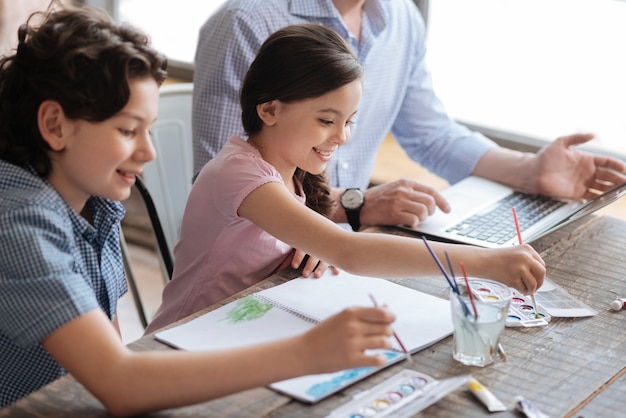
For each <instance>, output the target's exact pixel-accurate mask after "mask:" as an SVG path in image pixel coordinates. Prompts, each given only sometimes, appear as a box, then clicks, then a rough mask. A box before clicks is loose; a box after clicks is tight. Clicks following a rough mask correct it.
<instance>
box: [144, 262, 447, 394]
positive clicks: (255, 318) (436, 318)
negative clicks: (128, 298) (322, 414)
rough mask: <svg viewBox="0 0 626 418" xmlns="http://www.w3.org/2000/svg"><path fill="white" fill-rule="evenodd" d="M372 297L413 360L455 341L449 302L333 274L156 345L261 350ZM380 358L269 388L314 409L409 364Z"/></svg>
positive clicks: (256, 299) (206, 318) (282, 289)
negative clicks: (346, 390) (260, 346)
mask: <svg viewBox="0 0 626 418" xmlns="http://www.w3.org/2000/svg"><path fill="white" fill-rule="evenodd" d="M370 294H372V295H374V296H375V298H376V299H377V302H378V303H379V304H381V305H383V304H384V305H387V306H388V307H389V309H390V310H391V311H392V312H393V313H394V314H395V315H396V321H395V322H394V323H393V328H394V331H395V332H396V334H397V335H398V336H399V338H400V339H401V340H402V342H403V343H404V345H405V346H406V348H407V350H408V351H410V352H411V353H415V352H417V351H419V350H421V349H423V348H426V347H428V346H430V345H431V344H434V343H435V342H437V341H439V340H441V339H443V338H445V337H447V336H448V335H450V334H452V319H451V316H450V304H449V301H448V300H446V299H441V298H438V297H435V296H431V295H428V294H426V293H422V292H419V291H417V290H414V289H410V288H408V287H405V286H401V285H399V284H396V283H393V282H390V281H388V280H384V279H378V278H371V277H364V276H356V275H353V274H349V273H346V272H341V273H340V274H338V275H333V274H332V273H330V272H327V273H326V274H325V275H323V276H322V277H321V278H319V279H311V278H297V279H293V280H290V281H288V282H286V283H283V284H281V285H278V286H275V287H272V288H269V289H265V290H262V291H259V292H257V293H253V294H252V295H249V296H246V297H244V298H242V299H238V300H236V301H233V302H230V303H228V304H227V305H224V306H222V307H220V308H218V309H215V310H213V311H211V312H208V313H206V314H204V315H202V316H200V317H198V318H196V319H193V320H191V321H189V322H187V323H185V324H182V325H179V326H177V327H174V328H170V329H168V330H165V331H162V332H158V333H157V334H156V335H155V337H156V338H157V339H158V340H159V341H162V342H164V343H166V344H168V345H171V346H173V347H176V348H180V349H184V350H188V351H200V350H225V349H230V348H235V347H243V346H247V345H254V344H260V343H264V342H268V341H273V340H277V339H281V338H286V337H291V336H294V335H297V334H301V333H303V332H305V331H307V330H309V329H310V328H311V327H313V326H314V325H315V324H317V323H319V322H321V321H323V320H325V319H326V318H328V317H330V316H332V315H334V314H335V313H338V312H340V311H341V310H343V309H344V308H347V307H350V306H372V301H371V299H370V296H369V295H370ZM394 342H395V341H394ZM379 352H382V353H383V354H384V355H385V357H386V358H387V360H388V361H387V363H386V364H385V365H383V366H382V367H378V368H375V367H364V368H358V369H350V370H344V371H339V372H335V373H324V374H317V375H310V376H302V377H298V378H294V379H288V380H284V381H281V382H276V383H273V384H271V385H270V387H271V388H272V389H274V390H276V391H278V392H281V393H283V394H286V395H288V396H290V397H292V398H294V399H297V400H300V401H302V402H307V403H315V402H318V401H320V400H322V399H324V398H326V397H327V396H329V395H332V394H333V393H335V392H337V391H339V390H341V389H343V388H345V387H347V386H348V385H350V384H352V383H355V382H357V381H359V380H361V379H363V378H365V377H367V376H369V375H371V374H373V373H375V372H377V371H378V370H380V369H382V368H385V367H387V366H389V365H391V364H394V363H396V362H399V361H402V360H403V359H405V356H404V354H403V352H402V350H401V348H400V347H397V346H396V347H393V349H392V350H381V351H379ZM373 353H374V352H372V354H373Z"/></svg>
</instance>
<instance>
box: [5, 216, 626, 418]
mask: <svg viewBox="0 0 626 418" xmlns="http://www.w3.org/2000/svg"><path fill="white" fill-rule="evenodd" d="M376 230H379V231H380V232H387V233H397V234H401V232H400V231H399V230H396V229H394V228H376ZM533 246H534V247H535V248H536V249H537V250H538V251H539V252H540V253H541V255H542V256H543V258H544V259H545V261H546V264H547V268H548V277H549V278H550V279H551V280H553V281H554V282H555V283H557V284H558V285H560V286H561V287H563V288H564V289H565V290H567V291H568V292H569V293H570V294H571V295H572V296H574V297H575V298H577V299H579V300H581V301H583V302H584V303H586V304H588V305H589V306H591V307H592V308H594V309H595V310H597V311H598V312H599V313H598V315H596V316H594V317H588V318H553V319H552V321H551V322H550V323H549V324H548V325H547V326H543V327H534V328H506V329H505V331H504V333H503V336H502V338H501V342H502V344H503V346H504V348H505V350H506V352H507V354H508V361H507V362H503V361H502V360H497V361H496V363H495V364H492V365H490V366H487V367H485V368H477V367H468V366H464V365H462V364H460V363H458V362H457V361H455V360H454V359H453V358H452V354H451V353H452V338H451V337H448V338H446V339H444V340H442V341H440V342H439V343H437V344H435V345H433V346H430V347H428V348H426V349H424V350H422V351H420V352H418V353H416V354H414V355H413V359H414V360H415V362H416V366H414V367H412V368H414V369H416V370H419V371H420V372H423V373H426V374H428V375H431V376H433V377H435V378H437V379H443V378H447V377H452V376H457V375H463V374H468V373H470V374H472V375H473V376H474V377H475V378H477V379H478V380H479V381H480V382H481V383H482V384H483V385H485V386H486V387H487V388H489V389H490V390H491V391H492V392H493V393H494V394H495V395H496V396H497V397H498V398H499V399H500V400H501V401H502V402H504V404H505V405H507V406H508V407H509V411H507V412H501V413H497V414H496V415H495V416H497V417H498V418H500V417H509V416H511V417H519V416H521V415H520V414H519V413H518V412H516V411H513V406H514V400H515V397H516V396H517V395H522V396H524V397H525V398H527V399H529V400H531V401H532V402H533V403H534V404H536V405H537V406H538V407H539V408H540V409H541V410H542V411H543V412H544V413H546V414H548V415H549V416H551V417H608V416H618V415H620V414H622V415H624V414H626V412H623V409H624V406H623V404H624V400H625V399H626V327H625V325H624V324H625V322H626V311H623V312H614V311H612V310H611V309H610V307H609V303H610V302H611V301H612V300H614V299H616V298H618V297H626V274H625V273H626V222H624V221H621V220H618V219H615V218H612V217H608V216H600V217H598V216H591V217H587V218H585V219H583V220H581V221H579V222H577V223H574V224H571V225H568V226H566V227H564V228H562V229H560V230H558V231H556V232H553V233H552V234H550V235H548V236H546V237H544V238H542V239H541V240H539V241H537V242H536V243H534V244H533ZM291 275H293V272H285V273H283V274H281V275H275V276H272V277H271V278H269V279H267V280H265V281H263V282H262V283H261V284H260V285H259V286H257V287H255V288H252V289H249V290H248V291H246V292H242V293H241V294H239V295H237V296H238V297H240V296H243V293H251V292H254V291H258V290H260V289H261V288H267V287H271V286H273V285H274V284H277V283H280V282H283V281H285V280H287V279H288V277H289V276H291ZM396 282H398V283H400V284H402V285H405V286H408V287H411V288H415V289H418V290H421V291H424V292H426V293H430V294H433V295H436V296H440V297H444V298H445V297H447V293H448V288H447V283H446V282H445V280H444V279H443V278H441V277H427V278H416V279H403V280H396ZM228 301H229V300H227V301H225V302H224V303H226V302H228ZM215 307H217V306H215ZM215 307H213V308H215ZM130 347H132V348H133V349H135V350H170V349H171V348H169V347H167V346H165V345H163V344H161V343H159V342H157V341H155V340H154V338H153V337H152V336H146V337H143V338H141V339H139V340H138V341H136V342H134V343H132V344H130ZM259 361H262V359H259ZM404 368H411V366H410V365H409V364H408V363H407V362H406V361H403V362H401V363H398V364H396V365H393V366H391V367H389V368H387V369H384V370H382V371H380V372H378V373H376V374H375V375H373V376H371V377H370V378H367V379H365V380H363V381H361V382H359V383H356V384H355V385H352V386H350V387H348V388H346V389H345V390H343V391H342V392H340V393H339V394H337V395H334V396H332V397H330V398H328V399H326V400H324V401H322V402H319V403H318V404H316V405H313V406H310V405H306V404H303V403H300V402H298V401H293V400H291V399H290V398H288V397H286V396H283V395H279V394H278V393H276V392H274V391H272V390H270V389H267V388H257V389H253V390H248V391H245V392H241V393H237V394H234V395H231V396H228V397H224V398H220V399H217V400H214V401H211V402H205V403H202V404H198V405H194V406H190V407H186V408H178V409H173V410H168V411H162V412H159V413H153V414H149V415H148V416H150V417H261V416H271V417H289V418H294V417H296V418H297V417H323V416H326V415H327V414H328V413H330V412H331V411H332V410H333V409H335V408H337V407H338V406H340V405H342V404H343V403H345V402H347V401H349V400H350V399H351V398H352V396H354V395H355V394H356V393H358V392H359V391H361V390H364V389H367V388H370V387H372V386H373V385H375V384H377V383H380V382H382V381H383V380H385V379H386V378H388V377H390V376H392V375H393V374H395V373H396V372H398V371H400V370H402V369H404ZM208 378H210V377H208ZM488 415H491V414H490V413H489V412H487V410H486V409H485V407H484V406H483V405H482V404H481V403H480V402H478V401H477V400H476V399H475V398H474V396H473V395H472V394H471V393H470V392H469V391H468V390H467V389H466V388H460V389H458V390H456V391H455V392H453V393H451V394H450V395H448V396H447V397H445V398H443V399H442V400H440V401H439V402H437V403H436V404H435V405H432V406H430V407H429V408H427V409H426V410H424V411H423V412H422V413H420V414H418V415H417V416H428V417H452V416H455V417H475V416H488ZM14 416H15V417H104V416H108V414H107V412H106V411H105V410H104V408H103V406H102V405H101V404H100V403H99V402H98V401H97V400H96V399H95V398H94V397H93V396H91V395H90V394H89V393H88V392H87V391H86V390H85V389H84V388H83V387H82V386H81V385H80V384H78V383H77V382H76V381H75V380H74V379H73V378H72V377H71V376H66V377H64V378H62V379H59V380H57V381H55V382H53V383H52V384H50V385H48V386H46V387H44V388H42V389H41V390H39V391H37V392H35V393H33V394H31V395H30V396H28V397H26V398H24V399H21V400H19V401H18V402H16V403H14V404H13V405H11V406H9V407H8V408H5V409H2V410H0V418H1V417H14Z"/></svg>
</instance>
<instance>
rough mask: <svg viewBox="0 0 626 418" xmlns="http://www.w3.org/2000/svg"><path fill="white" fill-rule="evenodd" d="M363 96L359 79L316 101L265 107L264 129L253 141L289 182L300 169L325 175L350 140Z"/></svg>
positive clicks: (262, 112) (262, 109)
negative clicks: (334, 157) (352, 124)
mask: <svg viewBox="0 0 626 418" xmlns="http://www.w3.org/2000/svg"><path fill="white" fill-rule="evenodd" d="M361 93H362V85H361V80H360V79H359V80H355V81H353V82H351V83H348V84H346V85H344V86H342V87H340V88H338V89H336V90H333V91H331V92H328V93H326V94H324V95H322V96H319V97H316V98H312V99H305V100H300V101H297V102H293V103H284V102H281V101H279V100H274V101H271V102H267V103H262V104H260V105H258V106H257V111H258V113H259V117H260V118H261V120H263V122H264V125H263V128H262V129H261V131H260V132H259V133H258V134H257V135H255V136H254V137H253V138H251V141H252V143H253V144H254V145H255V146H257V147H258V148H259V151H260V152H261V155H262V156H263V159H265V160H266V161H267V162H269V163H271V164H272V165H273V166H274V167H276V169H277V170H278V171H279V172H280V173H281V175H282V176H283V178H284V179H285V180H287V179H290V178H291V177H292V176H293V173H294V171H295V169H296V167H299V168H301V169H302V170H305V171H307V172H309V173H311V174H319V173H322V172H323V171H324V170H325V169H326V165H327V164H328V161H330V158H331V156H332V153H333V152H334V151H335V150H337V148H339V147H340V146H341V145H343V144H345V143H346V142H347V141H348V139H349V138H350V124H351V121H352V118H353V117H354V115H355V114H356V111H357V109H358V105H359V101H360V100H361Z"/></svg>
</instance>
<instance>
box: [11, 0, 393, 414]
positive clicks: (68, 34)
mask: <svg viewBox="0 0 626 418" xmlns="http://www.w3.org/2000/svg"><path fill="white" fill-rule="evenodd" d="M43 17H44V19H43V21H42V22H36V23H37V25H36V26H35V25H33V26H29V25H28V24H27V25H24V26H22V27H21V28H20V30H19V34H18V36H19V45H18V47H17V51H16V52H15V53H14V54H12V55H10V56H7V57H4V58H2V59H0V317H1V318H2V321H0V408H2V407H4V406H6V405H8V404H9V403H12V402H13V401H15V400H17V399H19V398H21V397H23V396H25V395H27V394H28V393H30V392H33V391H35V390H37V389H38V388H40V387H41V386H43V385H45V384H47V383H49V382H51V381H53V380H54V379H57V378H58V377H60V376H62V375H63V374H65V373H66V372H69V373H71V374H72V375H73V376H74V377H75V378H76V379H77V380H78V381H79V382H81V383H82V384H83V385H84V386H85V387H86V388H87V389H88V390H89V391H90V392H91V393H93V394H94V395H95V396H96V397H97V398H98V399H99V400H100V401H101V402H102V403H103V404H104V405H105V406H106V407H107V408H108V409H109V411H110V412H112V413H113V414H115V415H132V414H138V413H142V412H147V411H152V410H157V409H165V408H171V407H176V406H181V405H188V404H192V403H196V402H200V401H204V400H208V399H211V398H214V397H218V396H223V395H226V394H230V393H233V392H237V391H241V390H245V389H249V388H252V387H256V386H262V385H267V384H269V383H271V382H274V381H278V380H283V379H287V378H291V377H296V376H299V375H303V374H314V373H323V372H330V371H336V370H341V369H346V368H353V367H362V366H376V365H381V364H383V363H384V362H385V359H384V358H382V357H379V356H370V355H366V354H365V353H364V351H365V350H366V349H373V348H389V347H390V346H391V344H390V341H389V338H388V337H389V336H390V335H391V327H390V324H391V323H392V321H393V319H394V318H393V315H392V314H391V313H390V312H389V311H387V310H385V309H375V308H352V309H347V310H345V311H343V312H341V313H339V314H337V315H335V316H334V317H331V318H330V319H329V320H327V321H326V322H324V323H322V324H320V325H318V326H316V327H314V328H312V329H311V330H310V331H309V332H307V333H305V334H302V335H299V336H296V337H293V338H289V339H284V340H282V341H277V342H272V343H268V344H263V345H258V346H255V347H247V348H242V349H238V350H229V351H228V352H210V353H209V352H204V353H201V352H195V353H191V352H182V351H156V352H133V351H131V350H130V349H128V348H127V347H126V346H125V345H124V344H123V343H122V341H121V338H120V335H119V329H118V326H117V318H116V307H117V301H118V299H119V298H120V296H121V295H122V294H124V293H125V292H126V282H125V278H124V272H123V265H122V260H121V255H120V245H119V233H120V219H121V218H122V216H123V214H124V211H123V207H122V206H121V204H120V203H119V200H122V199H126V198H127V197H128V196H129V194H130V189H131V187H132V185H133V184H134V182H135V176H136V175H139V174H141V172H142V170H143V167H144V164H145V163H146V162H148V161H150V160H152V159H154V157H155V152H154V148H153V147H152V144H151V141H150V132H149V130H150V127H151V126H152V124H153V123H154V121H155V118H156V116H157V106H158V105H157V103H158V94H159V93H158V88H159V85H160V84H161V83H162V82H163V80H164V79H165V76H166V74H165V69H166V61H165V58H164V57H163V56H162V55H160V54H158V53H157V52H156V51H154V50H152V49H151V48H149V47H148V45H147V38H146V36H145V35H143V34H142V33H140V32H138V31H136V30H134V29H132V28H130V27H125V26H118V25H116V24H115V23H114V22H113V21H112V20H111V19H110V18H109V17H108V15H106V13H104V12H103V11H97V10H96V9H87V8H82V9H80V8H72V7H67V8H63V9H59V10H58V11H56V12H48V13H47V14H46V15H44V16H43ZM31 19H34V17H31ZM208 337H210V336H208ZM250 370H255V373H253V374H252V375H251V374H250V373H249V371H250Z"/></svg>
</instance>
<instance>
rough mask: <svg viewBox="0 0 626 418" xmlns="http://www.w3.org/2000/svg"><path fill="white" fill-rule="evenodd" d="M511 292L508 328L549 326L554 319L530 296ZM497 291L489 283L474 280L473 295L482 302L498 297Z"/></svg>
mask: <svg viewBox="0 0 626 418" xmlns="http://www.w3.org/2000/svg"><path fill="white" fill-rule="evenodd" d="M510 290H511V294H512V295H511V304H510V305H509V312H508V315H507V318H506V326H507V327H538V326H543V325H548V322H550V320H551V319H552V317H551V316H550V314H549V313H548V312H546V310H545V309H544V308H543V307H542V306H541V305H540V304H539V303H537V307H536V309H535V307H534V306H535V304H534V303H533V301H532V298H531V297H530V296H525V295H523V294H521V293H519V292H518V291H517V290H515V289H513V288H510ZM495 293H496V292H495V291H494V290H492V289H491V287H490V285H489V283H488V282H481V281H480V279H473V282H472V294H473V295H474V296H475V297H477V298H478V299H481V300H487V299H489V298H492V297H496V296H494V295H495Z"/></svg>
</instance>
